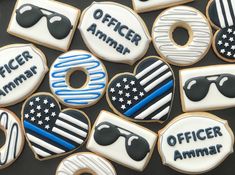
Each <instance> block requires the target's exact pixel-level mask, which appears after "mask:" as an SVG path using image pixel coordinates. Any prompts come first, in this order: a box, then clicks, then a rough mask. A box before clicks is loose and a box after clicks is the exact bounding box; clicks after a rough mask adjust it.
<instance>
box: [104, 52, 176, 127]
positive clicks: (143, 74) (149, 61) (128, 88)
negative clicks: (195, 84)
mask: <svg viewBox="0 0 235 175" xmlns="http://www.w3.org/2000/svg"><path fill="white" fill-rule="evenodd" d="M174 87H175V79H174V73H173V71H172V69H171V67H170V66H169V64H167V63H166V62H165V61H163V60H162V59H160V58H159V57H155V56H150V57H147V58H145V59H144V60H142V61H141V62H140V63H139V64H138V65H137V66H136V68H135V71H134V74H131V73H122V74H118V75H116V76H115V77H114V78H113V79H112V80H111V81H110V83H109V86H108V89H107V93H106V97H107V100H108V103H109V105H110V107H111V108H112V109H113V110H114V111H115V112H116V113H117V114H119V115H121V116H124V117H126V118H127V119H129V120H134V121H139V122H161V123H162V122H164V121H165V120H166V119H167V118H168V116H169V113H170V110H171V105H172V101H173V97H174Z"/></svg>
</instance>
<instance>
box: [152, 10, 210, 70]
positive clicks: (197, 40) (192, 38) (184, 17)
mask: <svg viewBox="0 0 235 175" xmlns="http://www.w3.org/2000/svg"><path fill="white" fill-rule="evenodd" d="M177 27H182V28H185V29H186V30H187V31H188V34H189V39H188V42H187V43H186V44H185V45H183V46H182V45H178V44H177V43H176V42H175V41H174V39H173V32H174V30H175V29H176V28H177ZM152 37H153V44H154V46H155V48H156V50H157V52H158V54H159V55H160V56H161V57H163V58H165V59H166V60H167V61H168V62H169V63H171V64H174V65H177V66H188V65H192V64H194V63H196V62H198V61H199V60H201V59H202V58H203V57H204V56H205V54H206V53H207V52H208V51H209V48H210V45H211V41H212V30H211V27H210V24H209V22H208V21H207V19H206V17H205V16H204V15H203V14H202V13H201V12H200V11H198V10H197V9H195V8H192V7H187V6H177V7H173V8H169V9H167V10H165V11H163V12H162V13H161V14H160V15H159V16H158V17H157V19H156V21H155V22H154V24H153V29H152Z"/></svg>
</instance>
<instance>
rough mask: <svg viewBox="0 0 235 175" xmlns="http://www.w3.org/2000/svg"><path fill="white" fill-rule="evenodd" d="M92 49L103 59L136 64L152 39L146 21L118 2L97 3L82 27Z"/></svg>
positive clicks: (86, 10) (83, 18)
mask: <svg viewBox="0 0 235 175" xmlns="http://www.w3.org/2000/svg"><path fill="white" fill-rule="evenodd" d="M79 29H80V31H81V34H82V37H83V40H84V41H85V43H86V44H87V46H88V48H90V50H91V51H92V52H93V53H94V54H96V55H97V56H99V57H100V58H102V59H104V60H107V61H111V62H118V63H127V64H134V63H135V61H137V60H138V59H140V58H141V57H142V56H144V54H145V53H146V51H147V49H148V47H149V43H150V36H149V32H148V30H147V28H146V26H145V24H144V22H143V20H142V19H141V18H140V16H138V14H136V13H135V12H134V11H133V10H131V9H130V8H128V7H126V6H123V5H121V4H118V3H113V2H112V3H111V2H93V3H92V5H91V6H90V7H88V8H87V9H85V10H84V12H83V14H82V17H81V22H80V25H79Z"/></svg>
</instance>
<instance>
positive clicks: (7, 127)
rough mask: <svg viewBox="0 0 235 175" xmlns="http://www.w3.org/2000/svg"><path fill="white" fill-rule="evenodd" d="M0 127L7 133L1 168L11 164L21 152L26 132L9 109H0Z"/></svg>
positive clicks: (0, 153)
mask: <svg viewBox="0 0 235 175" xmlns="http://www.w3.org/2000/svg"><path fill="white" fill-rule="evenodd" d="M0 129H2V130H3V131H4V133H5V138H6V141H5V144H4V145H3V146H2V147H1V148H0V169H3V168H5V167H7V166H9V165H11V164H12V163H13V162H14V161H15V160H16V159H17V158H18V157H19V155H20V154H21V152H22V150H23V146H24V134H23V129H22V128H21V124H20V120H19V119H18V118H17V116H16V115H15V114H14V113H13V112H11V111H9V110H7V109H3V108H2V109H0Z"/></svg>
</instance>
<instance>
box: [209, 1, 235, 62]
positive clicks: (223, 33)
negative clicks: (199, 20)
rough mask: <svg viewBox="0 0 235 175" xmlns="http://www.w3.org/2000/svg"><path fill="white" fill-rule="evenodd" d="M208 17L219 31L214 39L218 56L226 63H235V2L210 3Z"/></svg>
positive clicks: (214, 47)
mask: <svg viewBox="0 0 235 175" xmlns="http://www.w3.org/2000/svg"><path fill="white" fill-rule="evenodd" d="M207 16H208V18H209V21H210V23H211V25H212V26H213V27H214V28H215V29H216V30H217V32H216V33H215V34H214V39H213V49H214V51H215V53H216V55H217V56H218V57H219V58H221V59H223V60H224V61H227V62H235V1H234V0H211V1H209V3H208V5H207Z"/></svg>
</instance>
